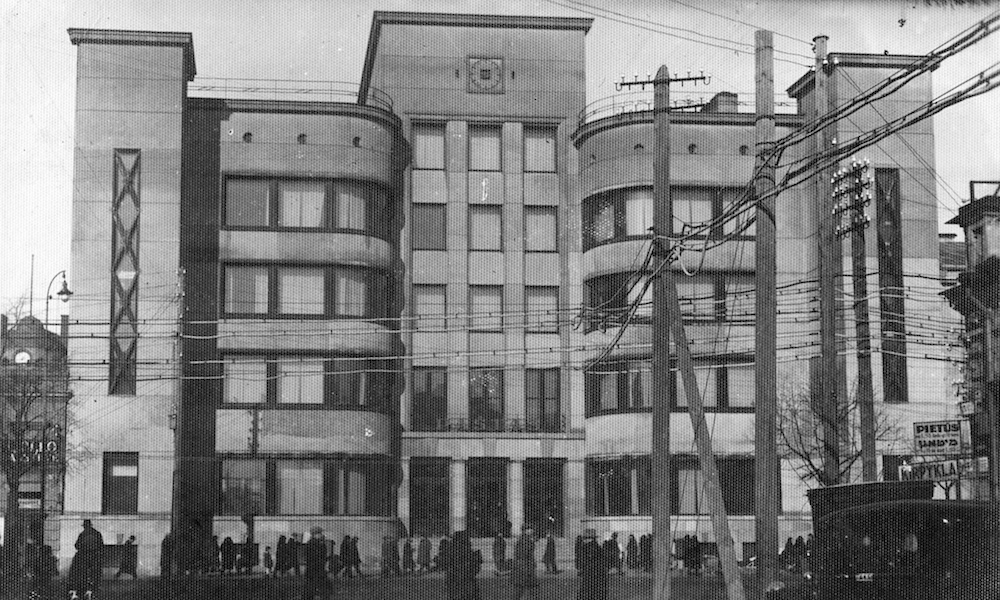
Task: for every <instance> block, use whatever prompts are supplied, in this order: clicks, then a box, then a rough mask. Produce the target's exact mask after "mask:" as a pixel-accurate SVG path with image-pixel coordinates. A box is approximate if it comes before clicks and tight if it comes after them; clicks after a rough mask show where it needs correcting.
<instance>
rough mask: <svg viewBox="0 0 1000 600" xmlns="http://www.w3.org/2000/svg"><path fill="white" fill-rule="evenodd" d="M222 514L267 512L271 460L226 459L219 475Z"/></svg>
mask: <svg viewBox="0 0 1000 600" xmlns="http://www.w3.org/2000/svg"><path fill="white" fill-rule="evenodd" d="M219 485H220V487H219V514H220V515H246V514H257V515H265V514H268V513H267V506H266V498H267V495H266V489H267V463H266V462H265V461H263V460H245V459H226V460H223V461H222V465H221V473H220V477H219Z"/></svg>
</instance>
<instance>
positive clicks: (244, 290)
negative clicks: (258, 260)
mask: <svg viewBox="0 0 1000 600" xmlns="http://www.w3.org/2000/svg"><path fill="white" fill-rule="evenodd" d="M268 278H269V270H268V268H267V267H266V266H241V265H233V266H228V267H226V304H225V307H226V312H227V313H230V314H234V313H238V314H267V307H268Z"/></svg>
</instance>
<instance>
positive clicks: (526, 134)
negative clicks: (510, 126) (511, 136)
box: [522, 125, 559, 173]
mask: <svg viewBox="0 0 1000 600" xmlns="http://www.w3.org/2000/svg"><path fill="white" fill-rule="evenodd" d="M558 133H559V132H558V129H557V127H556V126H555V125H524V128H523V130H522V155H523V157H524V164H523V165H522V168H523V170H524V172H525V173H556V172H557V171H558V169H559V135H558ZM538 134H546V135H544V136H542V135H538ZM536 135H538V137H532V136H536ZM542 137H546V138H547V139H549V140H551V142H552V150H551V166H549V165H548V161H547V160H546V161H545V164H544V165H542V167H543V168H536V167H535V165H533V164H531V163H532V161H531V158H532V156H529V154H532V153H530V152H529V150H528V146H529V143H528V141H529V139H536V140H540V139H541V138H542ZM548 154H549V153H546V159H548Z"/></svg>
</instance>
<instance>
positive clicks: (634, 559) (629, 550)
mask: <svg viewBox="0 0 1000 600" xmlns="http://www.w3.org/2000/svg"><path fill="white" fill-rule="evenodd" d="M625 568H626V569H629V570H630V571H631V570H634V569H637V568H639V543H638V542H636V540H635V535H632V534H629V536H628V543H627V544H625Z"/></svg>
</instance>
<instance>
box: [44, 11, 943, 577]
mask: <svg viewBox="0 0 1000 600" xmlns="http://www.w3.org/2000/svg"><path fill="white" fill-rule="evenodd" d="M590 26H591V20H589V19H573V18H540V17H516V16H483V15H456V14H425V13H395V12H376V13H375V15H374V18H373V23H372V29H371V32H370V36H369V46H368V51H367V55H366V58H365V64H364V68H363V71H362V74H361V84H360V87H359V88H358V89H357V90H354V92H353V95H351V96H348V97H344V98H332V99H330V100H326V101H317V100H316V99H315V98H312V99H310V98H306V99H302V98H291V96H292V95H294V94H293V92H291V91H288V90H285V92H286V93H284V94H283V93H282V91H281V90H267V92H268V94H270V95H271V96H273V97H276V98H280V99H273V98H272V99H268V100H261V99H255V98H254V94H255V93H256V92H258V91H259V88H253V86H247V87H245V88H243V89H239V88H233V87H227V88H224V89H222V91H221V92H220V87H219V86H213V85H210V84H209V83H208V80H204V79H202V78H197V79H196V78H195V62H194V50H193V42H192V40H191V36H190V35H189V34H179V33H162V32H124V31H107V30H77V29H74V30H70V37H71V40H72V41H73V43H74V44H76V45H77V46H78V92H77V132H76V162H75V173H74V180H75V187H74V190H75V192H74V193H75V196H74V213H73V219H74V228H73V231H74V237H73V273H74V280H76V281H77V282H78V283H77V288H78V291H77V293H78V294H79V296H78V297H82V298H86V299H89V301H88V302H85V303H80V304H81V305H82V306H78V307H77V308H75V309H74V315H73V316H74V319H73V320H74V328H75V329H74V331H78V332H79V335H76V336H74V342H73V344H71V345H70V349H69V353H70V360H71V364H72V365H73V369H74V372H73V376H74V377H73V379H74V393H75V394H76V395H77V397H78V398H82V399H84V401H83V402H82V403H81V406H82V407H84V408H83V411H84V416H83V417H82V418H83V422H85V423H86V427H81V428H80V429H79V430H78V431H76V432H72V433H71V435H75V436H76V437H77V438H78V441H79V442H80V443H81V444H84V445H86V446H87V447H88V448H90V452H89V454H87V455H86V456H85V458H84V459H83V462H82V464H83V466H82V467H81V468H80V469H79V471H78V472H77V473H74V474H71V475H70V477H69V479H68V480H67V488H66V489H67V493H66V506H65V514H64V516H63V517H62V525H63V527H62V532H63V533H62V545H61V551H60V552H61V557H62V558H64V559H66V558H68V557H69V556H70V554H71V551H70V550H69V548H71V547H72V540H73V539H74V538H75V535H76V531H77V527H76V526H77V524H78V522H79V519H81V518H91V519H92V520H94V523H95V525H96V526H97V527H98V529H101V530H102V531H103V532H104V534H105V539H106V540H108V539H109V538H110V540H111V541H113V540H115V539H116V538H117V537H121V536H124V537H127V536H128V535H133V534H134V535H136V536H137V541H138V544H139V558H140V565H142V564H146V565H147V568H148V569H151V568H152V567H151V565H155V564H158V552H159V543H160V540H161V539H162V538H163V536H164V535H165V534H166V533H167V532H168V531H169V530H171V527H173V528H174V530H175V531H177V532H178V533H179V535H181V536H182V538H183V539H185V540H188V541H190V542H191V543H197V542H196V540H203V539H206V538H207V537H210V536H212V535H217V536H219V537H220V539H222V538H224V537H232V538H233V539H234V541H236V542H241V541H243V540H246V539H252V540H253V541H260V542H261V543H266V544H272V545H273V542H274V540H275V539H276V538H277V536H278V535H291V534H294V533H301V532H304V531H306V530H308V528H309V526H310V525H312V524H319V525H321V526H323V527H324V528H325V529H326V530H327V531H328V532H332V533H333V534H334V535H335V536H339V535H342V534H350V535H358V536H359V537H360V538H361V540H362V554H363V555H365V556H366V560H367V557H368V556H371V555H374V554H377V548H378V540H380V539H381V537H382V535H385V534H397V533H399V532H400V529H399V526H400V524H402V526H403V527H404V528H405V529H406V530H407V531H408V532H409V533H410V534H413V535H424V534H425V535H428V536H440V535H445V534H449V533H452V532H454V531H457V530H462V529H467V530H469V531H470V532H471V533H472V534H473V536H474V537H477V538H488V537H492V536H495V535H497V534H501V535H510V534H511V532H516V531H517V530H518V529H519V528H520V527H521V526H522V525H531V526H533V527H534V528H535V529H536V530H538V531H540V532H546V533H547V532H553V533H555V534H556V535H557V536H559V537H560V540H561V541H560V543H561V544H565V547H564V548H563V549H562V550H561V551H560V553H559V554H560V555H561V556H570V555H571V549H570V547H571V545H572V542H571V540H572V538H574V537H575V536H576V535H577V534H578V533H579V532H580V531H581V530H582V529H583V528H586V527H594V528H596V529H597V530H598V531H599V532H601V533H602V534H610V533H611V532H620V536H621V537H624V538H627V536H628V534H635V535H636V536H637V537H638V536H639V535H640V534H642V533H646V532H648V531H650V528H651V525H650V514H651V507H650V503H649V487H650V481H651V478H652V477H653V474H652V473H651V472H650V468H649V454H650V432H651V407H652V404H653V402H654V401H661V400H662V401H667V400H669V401H671V402H672V407H673V409H674V411H675V414H674V415H673V417H672V419H671V429H672V431H671V440H672V442H671V444H672V452H673V454H674V456H675V460H674V461H673V462H674V465H675V467H674V472H673V473H671V474H670V477H671V482H672V484H673V487H674V489H675V490H676V497H675V504H674V506H676V507H677V508H676V510H675V513H676V515H677V516H676V519H675V522H676V531H677V534H678V536H683V535H684V534H687V533H697V534H698V535H699V537H700V538H701V539H702V540H703V541H709V542H711V541H712V539H713V537H712V531H711V527H710V526H709V519H708V515H707V511H706V508H705V506H704V505H703V498H702V494H701V492H700V489H701V479H700V475H699V470H698V466H697V461H696V460H695V458H694V456H695V455H694V451H693V438H692V434H691V428H690V424H689V421H687V420H686V416H685V415H684V412H685V401H684V398H683V393H679V391H678V389H677V386H676V385H672V386H671V389H670V390H654V389H652V385H651V371H650V367H651V345H650V329H651V327H650V311H649V305H648V303H644V302H643V298H644V294H645V293H646V292H644V285H645V282H646V281H648V278H649V273H650V270H649V269H648V267H643V266H642V264H643V260H642V257H643V256H644V254H646V253H648V251H649V247H650V240H649V235H648V227H649V226H650V225H651V224H652V220H651V218H652V196H651V189H652V162H653V151H654V144H653V139H652V111H651V110H650V108H651V105H650V104H649V103H648V101H644V102H646V103H645V104H643V103H642V102H640V103H638V104H637V103H635V102H631V103H630V104H629V105H628V106H629V108H628V109H622V107H623V106H624V105H622V104H621V103H611V104H609V105H602V104H597V105H587V103H586V101H585V84H586V61H585V41H586V34H587V32H588V30H589V28H590ZM908 58H912V57H885V56H868V55H846V54H845V55H839V58H837V59H836V60H834V68H833V69H832V75H831V76H832V77H833V81H835V82H836V85H831V86H830V90H831V91H830V93H831V98H830V100H831V103H832V104H837V103H843V102H846V101H848V100H849V99H850V98H852V97H853V96H854V95H856V91H852V87H851V85H852V84H853V85H857V86H861V87H862V88H864V87H867V86H870V85H871V84H872V83H873V82H874V81H876V80H877V79H879V78H882V77H885V76H886V75H887V74H888V73H891V72H893V71H894V70H896V69H900V68H906V65H907V64H909V62H911V61H908V60H907V59H908ZM810 77H811V75H806V76H804V77H803V79H801V80H800V81H799V82H797V83H796V85H795V86H793V88H792V89H791V90H790V93H791V94H792V95H793V96H794V97H795V98H797V99H798V101H799V111H798V114H788V115H779V117H778V135H779V136H780V135H785V134H788V133H792V132H794V131H796V130H797V129H799V128H801V127H802V125H803V123H804V122H805V121H806V120H807V117H806V116H805V115H807V114H808V113H809V111H810V110H811V106H812V102H813V99H812V94H813V91H812V87H811V83H810V81H811V80H810ZM251 88H253V89H251ZM299 91H301V90H299ZM929 99H930V76H929V75H923V76H921V77H919V78H917V79H915V80H914V82H912V83H911V85H910V86H909V87H908V88H907V94H906V97H905V98H904V99H903V100H881V101H879V102H880V104H878V105H877V106H876V107H869V108H867V109H864V110H862V111H860V112H859V113H858V114H857V115H856V116H855V117H854V118H853V120H845V121H842V122H841V123H839V124H838V125H837V127H839V128H842V131H840V132H839V133H840V134H842V135H845V136H850V135H851V133H852V132H858V131H865V130H867V129H870V128H872V127H874V126H876V125H878V124H879V121H878V119H880V118H882V117H883V116H884V117H885V118H892V117H891V116H890V115H896V114H897V113H898V112H899V111H901V110H903V109H905V108H906V107H907V104H908V103H914V102H923V101H926V100H929ZM338 100H340V101H338ZM602 106H610V107H611V108H610V109H609V110H604V109H603V108H601V107H602ZM595 107H596V108H595ZM615 107H617V108H615ZM738 107H739V105H738V99H737V98H736V96H735V95H734V94H729V93H720V94H718V95H716V97H715V98H714V99H713V101H712V102H711V103H710V104H709V105H708V106H706V107H705V108H704V109H702V110H700V111H697V112H691V111H684V112H677V113H676V114H675V115H674V116H673V117H672V118H673V120H674V126H673V144H672V147H671V155H672V157H671V164H672V167H671V179H672V186H673V196H674V200H673V202H674V214H675V224H676V227H675V231H674V233H675V234H682V233H684V232H686V231H688V230H689V229H690V228H691V227H694V226H695V225H696V224H697V223H700V222H705V221H711V220H713V219H719V218H721V217H723V216H724V215H726V214H729V212H730V211H729V209H730V208H732V207H737V206H740V205H747V198H746V195H745V193H744V192H745V189H746V187H747V184H748V183H749V182H750V178H751V174H752V170H753V162H754V156H753V155H754V151H753V147H754V139H753V115H752V114H749V113H741V112H739V110H738ZM903 137H906V141H905V143H906V145H907V147H908V148H909V149H910V150H912V153H911V154H907V155H904V154H901V153H899V152H898V151H897V150H898V149H897V148H896V146H894V145H893V144H896V143H897V141H896V140H898V139H900V138H903ZM892 139H893V140H894V141H893V142H892V143H884V144H883V145H882V146H879V147H878V148H876V149H874V150H872V153H873V154H872V162H873V164H874V165H875V166H876V187H877V191H878V194H880V195H879V197H880V198H882V200H879V203H878V204H877V206H876V210H877V218H878V219H879V221H878V222H879V223H880V224H882V225H881V226H880V228H879V236H878V239H875V237H876V236H870V238H871V240H870V242H869V248H868V262H869V271H870V273H871V274H870V275H869V279H870V283H869V285H870V289H878V290H879V292H878V298H879V302H880V303H881V304H880V311H877V312H878V314H879V315H880V319H881V320H880V321H879V323H880V324H882V325H883V327H882V328H879V327H875V328H874V331H875V332H876V333H875V334H874V335H875V337H876V338H877V339H878V340H881V345H880V346H879V347H880V349H881V350H882V352H881V354H876V357H880V358H881V361H882V363H881V364H876V365H875V367H876V369H875V373H876V381H877V382H883V383H882V385H881V389H880V386H879V385H876V389H877V390H879V393H877V398H878V399H879V400H882V399H884V402H880V403H879V405H880V406H882V407H884V411H887V412H888V413H891V414H892V415H894V416H895V417H896V418H897V422H898V423H902V425H900V428H905V427H906V423H908V420H909V421H912V420H922V419H923V418H925V417H935V418H936V417H937V416H939V415H943V414H946V413H947V412H948V410H950V409H949V406H951V405H952V404H953V402H951V401H950V399H947V398H946V395H945V391H946V388H947V383H946V380H947V376H946V374H945V370H946V369H945V368H944V367H941V366H940V365H939V362H937V361H934V360H932V359H930V358H926V357H922V358H921V357H917V356H918V355H920V353H919V352H915V348H917V347H919V346H920V344H921V342H920V341H919V338H918V340H917V341H909V339H908V338H907V336H906V335H904V334H906V333H908V332H910V331H911V329H913V328H919V323H920V319H921V318H922V317H923V316H924V315H926V314H929V313H933V312H934V311H940V310H941V308H940V305H941V304H942V303H941V302H940V300H938V302H937V304H934V305H926V303H925V301H924V300H922V299H921V298H914V297H911V296H910V295H908V293H907V292H906V290H909V289H911V287H912V286H914V285H917V286H919V285H920V282H919V277H920V274H923V273H934V274H936V273H937V272H938V256H937V245H936V244H937V230H936V228H937V220H936V219H937V217H936V211H935V206H936V199H935V197H934V192H933V185H929V186H928V183H927V182H928V181H933V133H932V130H931V128H930V125H929V124H928V125H923V126H920V127H918V128H915V129H914V130H912V131H911V130H907V132H905V133H903V134H900V135H898V136H897V137H896V138H892ZM805 152H806V150H799V149H796V150H793V151H791V154H790V155H789V156H790V157H791V158H799V157H801V156H803V155H804V153H805ZM906 156H909V157H910V158H906ZM828 208H829V205H828V204H825V203H824V202H819V201H816V199H815V196H814V195H813V194H812V193H811V192H810V191H809V187H808V186H799V187H795V188H791V189H789V190H788V191H786V192H785V193H783V194H782V195H781V196H779V197H778V203H777V218H778V220H779V227H778V232H779V234H778V236H779V237H778V256H779V262H778V284H779V289H782V290H783V291H782V293H781V294H780V295H779V312H780V313H781V314H783V315H785V316H784V317H779V319H780V320H779V338H780V339H781V340H782V341H781V343H779V349H780V350H779V363H780V369H779V382H776V385H779V386H785V388H787V389H788V390H790V392H789V393H793V394H795V393H804V394H805V397H807V398H808V397H809V395H810V394H811V393H813V392H812V391H810V386H812V387H815V385H814V381H813V380H812V379H811V378H810V376H809V373H810V369H813V370H815V369H816V368H817V367H816V356H817V355H818V348H819V343H818V321H817V319H816V318H815V310H816V307H817V305H818V295H817V284H816V281H815V273H816V270H817V264H818V254H819V252H818V238H817V227H818V224H819V222H820V220H821V219H820V216H821V213H822V211H824V210H828ZM749 214H751V213H745V214H744V216H743V219H742V220H735V221H729V222H726V223H725V224H723V223H722V222H721V221H719V224H718V225H717V226H712V227H710V228H708V229H702V230H701V231H700V233H695V234H692V235H691V236H690V239H691V240H693V241H695V242H696V243H697V244H696V245H700V246H701V247H703V248H704V252H701V253H696V252H692V253H686V254H684V255H682V257H681V261H680V263H679V264H678V265H677V268H678V269H679V271H678V272H679V273H680V269H683V270H684V272H685V273H687V274H692V276H691V277H690V278H688V277H678V282H679V283H678V289H679V292H680V296H681V299H682V304H683V306H684V311H685V319H686V320H687V321H688V323H689V337H690V338H691V339H692V342H693V350H694V353H695V357H696V359H697V362H698V369H697V373H698V378H699V383H700V384H701V385H702V386H703V390H702V392H703V395H704V398H705V402H706V405H707V406H708V407H709V411H710V415H709V426H710V428H711V429H712V431H713V443H714V445H715V452H716V453H717V455H718V457H719V464H720V473H721V476H722V487H723V494H724V496H725V498H726V502H727V507H728V508H729V511H730V514H731V521H732V522H733V524H734V527H733V530H734V536H735V537H736V541H737V545H738V548H739V547H740V544H750V543H752V542H753V539H754V535H753V511H754V506H753V495H754V489H753V466H752V465H753V429H754V428H753V418H754V414H753V406H754V398H753V385H754V373H753V352H754V347H753V332H754V326H753V310H754V308H753V307H754V277H753V269H754V229H753V224H752V222H751V221H749V220H747V219H746V218H745V217H746V216H747V215H749ZM685 228H688V229H685ZM901 231H902V232H903V233H902V234H901V233H900V232H901ZM849 264H850V263H849V261H847V262H845V268H846V267H847V266H848V265H849ZM633 302H634V303H635V304H636V308H637V309H636V310H635V311H634V313H633V312H630V311H628V310H627V309H628V308H629V307H630V306H631V305H632V304H633ZM911 315H912V317H913V318H912V319H911V318H910V317H911ZM904 316H905V318H904ZM914 323H917V325H914ZM901 328H902V329H901ZM907 344H909V346H907ZM921 356H922V355H921ZM845 362H846V373H847V375H846V376H845V379H850V378H851V377H852V375H851V373H856V367H855V366H854V365H852V363H851V359H850V358H848V359H847V360H846V361H845ZM877 362H878V361H876V363H877ZM802 390H805V391H804V392H803V391H802ZM880 444H881V445H880V454H881V455H883V456H896V455H905V454H910V453H911V452H909V450H908V448H904V446H905V445H906V435H905V434H902V435H900V436H896V437H893V438H891V439H888V438H887V439H885V440H883V441H882V442H880ZM892 460H893V459H889V461H888V462H886V461H883V465H884V468H885V470H886V473H887V474H888V473H889V472H890V471H892V472H895V463H893V464H890V463H891V461H892ZM897 462H898V461H897ZM781 473H782V476H781V483H782V490H781V492H782V493H781V495H782V511H783V515H782V524H781V531H782V535H798V534H800V533H804V532H805V531H806V530H807V529H808V527H809V525H808V515H806V514H804V513H805V510H806V501H805V496H804V490H805V489H806V487H807V483H804V482H803V480H802V477H801V470H800V469H799V468H798V465H796V464H794V461H791V460H786V459H782V462H781ZM623 534H624V535H623ZM250 536H252V538H251V537H250ZM567 540H570V541H567ZM744 554H745V553H744ZM744 558H745V556H744ZM372 559H373V560H374V557H372Z"/></svg>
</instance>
